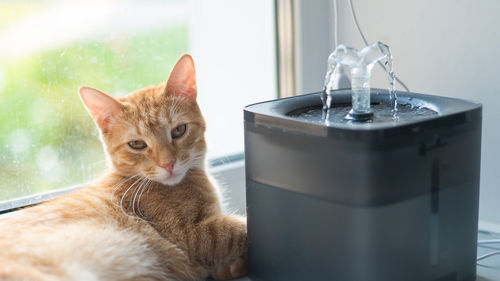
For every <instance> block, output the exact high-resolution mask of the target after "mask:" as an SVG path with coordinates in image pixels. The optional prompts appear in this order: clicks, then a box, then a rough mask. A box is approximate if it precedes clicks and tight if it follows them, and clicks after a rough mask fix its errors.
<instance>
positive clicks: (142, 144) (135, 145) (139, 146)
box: [128, 140, 148, 150]
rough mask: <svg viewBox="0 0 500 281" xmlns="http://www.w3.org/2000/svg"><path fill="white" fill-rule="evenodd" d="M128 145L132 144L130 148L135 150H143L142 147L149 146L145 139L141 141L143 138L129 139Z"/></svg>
mask: <svg viewBox="0 0 500 281" xmlns="http://www.w3.org/2000/svg"><path fill="white" fill-rule="evenodd" d="M128 146H130V148H132V149H135V150H141V149H144V148H146V147H148V145H147V144H146V143H145V142H144V141H141V140H134V141H129V142H128Z"/></svg>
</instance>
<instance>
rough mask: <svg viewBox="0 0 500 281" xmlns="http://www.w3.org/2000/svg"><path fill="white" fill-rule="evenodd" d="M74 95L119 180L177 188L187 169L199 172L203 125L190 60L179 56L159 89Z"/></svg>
mask: <svg viewBox="0 0 500 281" xmlns="http://www.w3.org/2000/svg"><path fill="white" fill-rule="evenodd" d="M79 93H80V97H81V99H82V101H83V103H84V104H85V107H86V109H87V111H88V112H89V113H90V115H91V116H92V118H93V119H94V120H95V123H96V124H97V126H98V127H99V130H100V133H101V139H102V141H103V143H104V147H105V150H106V152H107V155H108V159H109V160H111V161H110V162H111V164H112V167H113V168H114V169H115V170H116V172H117V173H119V174H120V175H122V176H135V175H138V176H143V177H146V178H148V179H150V180H153V181H156V182H159V183H162V184H165V185H176V184H178V183H179V182H181V181H182V179H183V178H184V176H185V175H186V173H187V171H189V170H190V169H203V167H204V157H205V151H206V144H205V138H204V132H205V121H204V119H203V116H202V115H201V112H200V109H199V107H198V104H197V102H196V94H197V90H196V73H195V69H194V62H193V59H192V57H191V56H190V55H187V54H186V55H184V56H182V57H181V58H180V59H179V60H178V61H177V63H176V65H175V66H174V68H173V70H172V72H171V73H170V76H169V78H168V79H167V81H166V82H165V83H162V84H160V85H158V86H151V87H146V88H143V89H139V90H137V91H135V92H133V93H131V94H129V95H127V96H124V97H118V98H114V97H111V96H109V95H107V94H105V93H103V92H101V91H99V90H96V89H93V88H89V87H81V88H80V90H79Z"/></svg>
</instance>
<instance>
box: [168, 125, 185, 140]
mask: <svg viewBox="0 0 500 281" xmlns="http://www.w3.org/2000/svg"><path fill="white" fill-rule="evenodd" d="M186 128H187V124H183V125H180V126H177V127H176V128H175V129H173V130H172V132H171V135H172V139H177V138H180V137H182V136H183V135H184V133H186Z"/></svg>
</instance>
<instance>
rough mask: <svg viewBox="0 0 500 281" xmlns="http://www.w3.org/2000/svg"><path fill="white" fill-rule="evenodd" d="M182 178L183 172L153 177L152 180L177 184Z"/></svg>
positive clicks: (164, 183) (168, 184) (165, 183)
mask: <svg viewBox="0 0 500 281" xmlns="http://www.w3.org/2000/svg"><path fill="white" fill-rule="evenodd" d="M183 178H184V174H172V175H169V176H163V177H158V178H155V179H153V181H156V182H158V183H161V184H163V185H167V186H173V185H177V184H179V183H180V182H181V181H182V179H183Z"/></svg>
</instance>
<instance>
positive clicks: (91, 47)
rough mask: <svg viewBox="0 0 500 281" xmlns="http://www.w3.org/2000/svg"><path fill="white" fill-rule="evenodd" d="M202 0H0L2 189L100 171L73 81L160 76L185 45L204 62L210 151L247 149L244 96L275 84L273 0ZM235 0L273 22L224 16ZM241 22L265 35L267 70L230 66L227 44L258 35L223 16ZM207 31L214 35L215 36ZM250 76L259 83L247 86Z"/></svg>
mask: <svg viewBox="0 0 500 281" xmlns="http://www.w3.org/2000/svg"><path fill="white" fill-rule="evenodd" d="M206 2H209V1H199V0H191V1H175V0H171V1H159V0H158V1H55V0H52V1H51V0H45V1H9V0H6V1H2V2H1V3H0V179H1V181H0V182H1V186H0V201H2V200H8V199H12V198H16V197H20V196H25V195H29V194H34V193H39V192H43V191H48V190H52V189H57V188H62V187H67V186H71V185H75V184H80V183H83V182H87V181H89V180H90V179H92V178H94V177H95V176H96V175H98V174H100V173H103V172H104V171H105V166H106V163H105V159H104V154H103V150H102V145H101V143H100V141H99V139H98V132H97V130H96V129H95V125H94V124H93V122H92V120H91V118H90V117H89V116H88V114H87V113H86V111H85V109H84V107H83V105H82V104H81V102H80V100H79V97H78V94H77V89H78V87H79V86H80V85H88V86H92V87H95V88H98V89H101V90H103V91H105V92H107V93H109V94H112V95H114V96H119V95H124V94H127V93H129V92H131V91H133V90H135V89H138V88H141V87H144V86H147V85H152V84H158V83H160V82H162V81H164V80H165V79H166V77H167V75H168V73H169V72H170V70H171V68H172V66H173V64H174V63H175V61H176V60H177V59H178V58H179V57H180V56H181V55H182V54H183V53H185V52H192V53H193V55H194V58H195V63H196V65H197V68H198V81H199V87H198V88H199V91H200V94H199V96H200V104H201V107H202V110H203V111H204V113H205V115H206V118H207V124H208V128H209V131H208V132H207V138H208V140H207V141H208V145H209V157H214V156H222V155H225V154H229V153H234V152H242V151H243V140H242V139H243V137H242V136H243V130H242V126H243V124H242V115H243V113H242V107H243V105H245V104H248V103H250V102H256V101H259V100H262V99H263V98H265V99H271V98H273V97H274V96H275V95H276V93H275V82H274V81H275V78H274V76H273V75H274V74H273V72H274V69H273V66H274V60H273V57H272V55H271V56H269V55H268V54H273V53H274V50H273V49H272V48H273V46H274V45H273V44H274V43H273V37H272V28H273V27H272V20H271V19H272V5H271V4H270V3H271V2H272V1H249V0H248V1H219V0H217V1H213V6H209V5H208V3H206ZM231 2H238V3H239V4H238V5H236V4H234V3H231ZM252 3H253V4H252ZM227 5H229V6H227ZM238 7H240V8H239V9H238V10H236V12H238V13H239V12H242V10H241V9H242V8H251V9H253V16H256V15H257V14H258V13H262V12H264V13H265V14H267V15H268V16H267V18H266V22H267V26H265V24H262V23H257V24H256V26H255V27H254V28H252V23H251V22H242V21H241V20H239V21H235V22H234V23H233V24H232V23H231V22H227V21H231V20H235V17H236V16H235V15H233V14H232V13H233V11H231V9H236V8H238ZM262 7H264V8H265V9H264V10H262V9H260V8H262ZM210 13H211V14H210ZM224 20H227V21H226V22H223V21H224ZM252 20H254V21H258V18H257V17H255V18H253V19H252ZM236 24H240V25H241V28H240V30H246V31H249V30H257V31H252V36H254V35H257V36H261V37H265V39H262V40H261V46H260V47H258V48H256V49H257V54H263V53H264V54H265V55H264V56H265V57H263V58H261V60H267V61H268V62H267V63H266V64H265V65H260V66H261V67H264V68H265V70H260V69H258V68H256V63H258V62H259V60H256V62H255V63H253V64H248V63H246V66H244V67H246V69H245V70H243V71H240V70H238V71H236V70H228V69H226V68H227V67H229V68H231V67H232V68H234V67H235V66H234V58H230V56H229V55H233V54H234V53H236V52H237V51H238V50H240V51H245V52H246V51H247V50H248V48H246V49H245V48H244V47H242V45H244V44H246V43H245V40H246V42H250V43H249V45H250V46H253V45H252V43H251V41H254V40H257V41H258V40H259V38H250V37H247V38H243V37H244V35H243V34H238V35H235V36H232V37H231V36H226V35H228V34H229V35H230V33H231V31H227V29H228V27H231V29H232V30H233V31H234V29H238V28H237V27H235V25H236ZM207 28H208V29H207ZM259 30H261V31H259ZM263 30H265V32H264V31H263ZM228 32H229V33H228ZM210 33H212V34H214V39H216V40H218V41H217V42H210V40H209V38H210V35H209V34H210ZM217 34H219V35H220V34H223V36H217ZM262 42H264V44H262ZM254 45H255V44H254ZM236 48H240V49H236ZM214 50H217V53H214V52H215V51H214ZM224 50H226V53H227V54H228V57H227V58H223V59H229V60H231V61H232V62H233V64H231V63H230V62H227V61H226V62H225V63H224V61H223V60H221V61H219V62H217V61H214V60H213V58H211V57H210V56H211V55H220V52H224ZM229 50H231V51H229ZM262 50H264V51H262ZM254 51H255V49H254ZM250 55H251V54H248V56H250ZM249 60H250V59H249V58H246V59H245V60H243V61H242V62H248V61H249ZM214 62H215V63H214ZM234 73H238V75H242V76H243V75H244V76H245V79H244V80H241V79H240V78H238V79H239V80H238V79H237V80H238V81H244V83H245V84H247V85H243V84H242V85H240V87H241V88H240V90H235V89H232V88H233V87H235V83H236V82H228V80H231V77H230V76H231V75H233V74H234ZM211 74H212V75H211ZM264 76H267V77H266V78H264V80H265V81H262V80H263V79H262V78H259V77H264ZM231 81H232V80H231ZM237 83H240V82H237ZM253 83H260V86H258V87H255V86H250V87H248V84H253ZM264 84H265V85H264ZM262 85H264V86H262ZM230 88H231V89H230ZM244 88H248V89H247V90H244ZM256 89H257V90H259V92H258V93H253V91H255V90H256ZM225 101H230V102H225ZM224 107H227V108H228V109H227V110H226V109H224Z"/></svg>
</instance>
